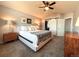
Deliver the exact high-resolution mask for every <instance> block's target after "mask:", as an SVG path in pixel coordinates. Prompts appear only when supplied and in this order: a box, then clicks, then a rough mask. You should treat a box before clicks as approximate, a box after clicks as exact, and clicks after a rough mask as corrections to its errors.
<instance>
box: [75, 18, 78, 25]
mask: <svg viewBox="0 0 79 59" xmlns="http://www.w3.org/2000/svg"><path fill="white" fill-rule="evenodd" d="M75 26H79V17H78V18H77V21H76V24H75Z"/></svg>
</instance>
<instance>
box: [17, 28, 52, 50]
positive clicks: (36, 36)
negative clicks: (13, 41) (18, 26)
mask: <svg viewBox="0 0 79 59" xmlns="http://www.w3.org/2000/svg"><path fill="white" fill-rule="evenodd" d="M22 29H23V28H22ZM18 33H19V35H18V37H19V40H20V41H22V42H23V43H24V44H25V45H27V46H28V47H30V48H31V49H32V50H33V51H35V52H36V51H38V50H39V49H40V48H42V47H43V46H44V45H45V44H46V43H47V42H49V41H50V40H51V39H52V35H51V32H50V31H46V30H33V31H26V30H20V31H19V32H18Z"/></svg>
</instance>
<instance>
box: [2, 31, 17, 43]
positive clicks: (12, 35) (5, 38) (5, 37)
mask: <svg viewBox="0 0 79 59" xmlns="http://www.w3.org/2000/svg"><path fill="white" fill-rule="evenodd" d="M17 37H18V34H17V33H16V32H10V33H5V34H3V42H4V43H5V42H9V41H13V40H17V39H18V38H17Z"/></svg>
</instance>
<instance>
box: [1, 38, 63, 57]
mask: <svg viewBox="0 0 79 59" xmlns="http://www.w3.org/2000/svg"><path fill="white" fill-rule="evenodd" d="M0 57H64V38H63V37H55V38H54V39H52V40H51V41H50V42H49V43H48V44H46V45H45V46H44V47H43V48H41V49H40V50H39V51H38V52H34V51H32V50H31V49H30V48H28V47H27V46H26V45H24V44H23V43H22V42H21V41H19V40H17V41H13V42H9V43H6V44H3V45H0Z"/></svg>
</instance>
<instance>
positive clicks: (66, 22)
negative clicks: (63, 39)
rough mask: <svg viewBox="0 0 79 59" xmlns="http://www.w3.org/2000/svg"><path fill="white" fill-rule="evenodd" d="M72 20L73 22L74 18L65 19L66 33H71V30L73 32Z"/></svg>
mask: <svg viewBox="0 0 79 59" xmlns="http://www.w3.org/2000/svg"><path fill="white" fill-rule="evenodd" d="M71 20H72V18H68V19H65V33H67V32H71V30H72V28H71V27H72V26H71Z"/></svg>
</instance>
